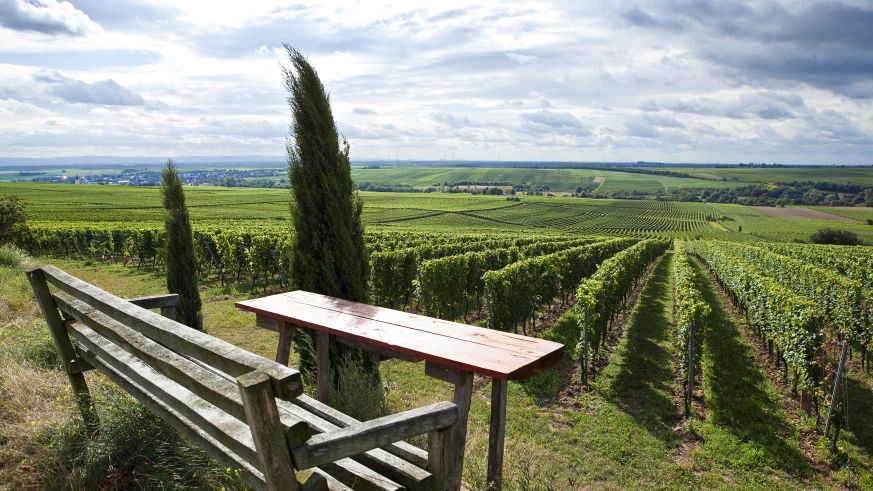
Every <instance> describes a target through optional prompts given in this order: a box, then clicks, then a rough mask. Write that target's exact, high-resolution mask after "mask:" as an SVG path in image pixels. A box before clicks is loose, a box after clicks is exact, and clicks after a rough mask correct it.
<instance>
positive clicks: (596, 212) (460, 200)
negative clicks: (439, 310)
mask: <svg viewBox="0 0 873 491" xmlns="http://www.w3.org/2000/svg"><path fill="white" fill-rule="evenodd" d="M0 194H18V195H20V196H22V197H23V198H25V199H26V200H27V201H28V202H29V205H28V213H29V216H30V219H31V222H32V223H33V224H41V223H64V224H80V225H82V224H88V223H103V224H112V223H114V224H128V225H130V224H138V225H143V226H151V227H159V226H160V225H161V223H162V220H163V218H162V217H163V214H162V213H163V209H162V208H161V206H160V199H159V192H158V190H157V189H156V188H149V187H127V186H98V185H64V184H24V183H0ZM186 194H187V203H188V207H189V210H190V212H191V218H192V221H193V223H194V226H195V227H198V226H199V227H214V226H219V227H223V226H232V227H236V228H252V229H265V228H266V229H282V230H284V229H287V227H288V193H287V191H283V190H278V189H257V188H219V187H207V186H204V187H192V188H189V189H188V190H187V192H186ZM361 195H362V197H363V199H364V222H365V223H366V224H367V225H368V227H370V229H372V230H389V229H400V230H405V231H444V232H451V231H454V230H456V229H457V228H458V227H461V228H463V229H465V230H468V231H470V232H475V231H492V232H506V233H513V232H518V231H524V232H535V233H550V234H579V233H596V234H643V235H667V236H674V237H685V238H694V237H698V236H700V237H713V238H726V239H735V240H752V241H754V240H780V241H790V240H793V239H799V240H805V239H807V238H808V237H809V235H810V234H811V233H813V232H815V231H816V230H817V229H818V228H822V227H834V228H840V229H845V230H850V231H853V232H855V233H857V234H858V235H859V236H860V237H861V238H862V239H864V240H866V241H867V242H869V243H873V226H870V225H867V224H866V219H867V218H873V212H870V211H868V210H865V209H863V208H858V209H851V210H845V211H841V210H839V209H836V208H835V209H833V210H832V211H831V209H830V208H823V209H822V211H826V212H829V213H834V214H839V215H841V216H846V217H847V218H848V221H846V222H835V221H824V220H812V219H806V218H792V217H776V216H768V215H767V214H765V213H763V212H761V211H760V210H756V209H754V208H752V207H746V206H740V205H726V204H714V203H713V204H707V203H682V202H667V201H652V200H614V199H586V198H562V197H540V196H524V197H519V198H518V199H519V201H510V200H507V199H506V197H503V196H474V195H469V194H463V193H458V194H446V193H373V192H363V193H361ZM122 217H123V218H122ZM740 227H742V230H740Z"/></svg>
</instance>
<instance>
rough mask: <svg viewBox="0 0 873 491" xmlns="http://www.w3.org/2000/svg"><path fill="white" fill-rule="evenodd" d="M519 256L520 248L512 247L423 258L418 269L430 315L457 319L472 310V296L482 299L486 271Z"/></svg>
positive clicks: (513, 260)
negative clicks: (425, 259)
mask: <svg viewBox="0 0 873 491" xmlns="http://www.w3.org/2000/svg"><path fill="white" fill-rule="evenodd" d="M518 257H519V251H518V248H517V247H510V248H505V249H491V250H484V251H482V252H468V253H465V254H456V255H453V256H446V257H442V258H438V259H431V260H427V261H424V262H423V263H421V267H420V268H419V270H418V281H419V294H420V303H421V304H422V305H424V307H425V310H426V312H427V313H428V315H434V316H436V317H440V318H443V319H450V320H454V319H457V318H458V316H459V315H460V314H463V313H466V312H468V311H469V310H470V305H469V302H470V300H472V299H476V300H477V303H481V298H482V294H483V293H484V289H485V283H484V280H483V275H484V274H485V273H486V272H487V271H491V270H495V269H500V268H502V267H504V266H506V265H507V264H511V263H514V262H515V261H517V260H518Z"/></svg>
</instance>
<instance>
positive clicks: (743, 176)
mask: <svg viewBox="0 0 873 491" xmlns="http://www.w3.org/2000/svg"><path fill="white" fill-rule="evenodd" d="M658 170H666V171H674V172H684V173H686V174H691V175H692V176H695V177H699V178H701V179H723V180H726V181H742V182H747V183H755V182H756V183H768V182H792V181H815V182H834V183H851V184H858V185H862V186H873V167H871V166H869V165H868V166H866V167H787V168H784V167H774V168H753V167H666V168H661V167H659V168H658Z"/></svg>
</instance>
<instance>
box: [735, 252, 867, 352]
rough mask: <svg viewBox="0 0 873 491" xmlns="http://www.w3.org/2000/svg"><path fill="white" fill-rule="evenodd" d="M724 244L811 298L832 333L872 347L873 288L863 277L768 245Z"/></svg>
mask: <svg viewBox="0 0 873 491" xmlns="http://www.w3.org/2000/svg"><path fill="white" fill-rule="evenodd" d="M718 244H720V245H721V246H722V247H724V248H726V249H729V250H730V252H731V253H732V254H733V255H734V256H736V257H740V258H742V259H744V260H746V261H748V262H749V263H750V264H752V265H754V266H755V268H757V269H758V270H759V271H760V272H761V273H763V274H766V275H767V276H769V277H771V278H773V279H774V280H776V281H778V282H779V283H780V284H782V285H783V286H785V287H786V288H788V289H790V290H791V291H793V292H795V293H797V294H798V295H803V296H804V297H806V298H808V299H809V300H811V301H812V302H813V303H815V305H816V306H817V307H818V309H819V312H820V313H821V315H822V316H823V317H824V319H825V321H826V322H825V325H826V326H827V327H828V328H829V329H831V333H832V334H835V335H838V336H839V337H840V338H842V339H848V340H850V341H852V342H856V343H859V344H861V345H862V346H866V347H867V348H868V349H873V340H871V338H873V329H871V327H870V326H868V322H867V320H868V319H870V318H873V292H871V291H870V290H869V289H867V288H865V287H864V285H863V284H862V283H861V282H860V281H856V280H853V279H851V278H846V277H844V276H842V275H840V274H839V273H837V272H834V271H830V270H828V269H823V268H820V267H818V266H815V265H812V264H807V263H806V262H804V261H802V260H800V259H796V258H794V257H789V256H788V255H783V254H777V253H775V252H772V251H771V250H770V248H769V247H760V246H751V245H745V244H736V243H727V242H718Z"/></svg>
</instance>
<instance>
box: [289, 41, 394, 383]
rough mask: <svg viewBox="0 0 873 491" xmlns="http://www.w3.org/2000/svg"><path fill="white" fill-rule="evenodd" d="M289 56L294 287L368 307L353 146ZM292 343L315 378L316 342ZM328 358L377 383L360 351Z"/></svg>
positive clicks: (315, 83)
mask: <svg viewBox="0 0 873 491" xmlns="http://www.w3.org/2000/svg"><path fill="white" fill-rule="evenodd" d="M285 49H286V51H287V53H288V57H289V59H290V61H291V65H290V66H289V67H282V70H283V74H284V76H285V87H286V89H287V90H288V94H289V95H288V104H289V105H290V106H291V114H292V123H291V131H292V137H291V138H289V140H288V143H287V151H288V162H289V168H288V180H289V182H290V183H291V194H292V203H291V204H292V206H291V214H292V218H293V222H294V229H295V247H294V258H293V271H294V282H295V286H296V287H297V288H298V289H301V290H306V291H311V292H315V293H322V294H325V295H330V296H333V297H339V298H344V299H346V300H352V301H356V302H365V301H366V300H367V274H368V270H367V268H368V262H367V250H366V247H365V243H364V227H363V224H362V223H361V211H362V209H363V203H362V201H361V198H360V196H358V193H357V190H356V189H355V185H354V182H353V181H352V177H351V164H350V162H349V144H348V142H347V141H346V140H345V139H342V142H341V141H340V137H339V135H338V133H337V129H336V124H335V122H334V119H333V113H332V112H331V109H330V99H329V97H328V94H327V92H326V91H325V89H324V86H323V85H322V83H321V80H320V79H319V78H318V74H317V73H316V71H315V69H314V68H313V67H312V65H310V64H309V62H308V61H307V60H306V58H305V57H303V55H301V54H300V53H299V52H297V51H296V50H294V49H293V48H291V47H289V46H287V45H286V46H285ZM302 331H305V330H302V329H301V330H297V332H298V333H301V332H302ZM295 342H296V344H297V346H298V351H299V352H300V369H301V371H302V372H303V373H304V375H307V373H308V374H309V376H310V377H311V374H312V373H313V372H312V368H313V365H314V356H313V352H312V339H311V337H310V336H308V335H305V334H302V333H301V335H300V336H298V337H297V339H295ZM330 359H331V364H332V366H334V367H338V366H340V364H341V363H344V361H346V362H347V361H348V360H351V361H352V363H355V364H359V365H360V366H361V367H363V370H365V371H366V372H367V375H369V376H371V377H372V378H373V379H374V380H378V371H377V370H376V367H375V365H374V364H373V363H372V362H370V360H369V357H367V356H364V355H363V354H362V353H361V352H360V351H359V350H355V349H351V348H347V347H343V346H339V345H337V344H336V343H332V344H331V356H330Z"/></svg>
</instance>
